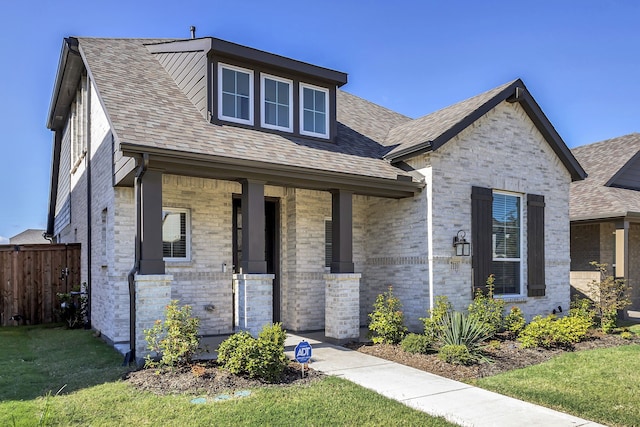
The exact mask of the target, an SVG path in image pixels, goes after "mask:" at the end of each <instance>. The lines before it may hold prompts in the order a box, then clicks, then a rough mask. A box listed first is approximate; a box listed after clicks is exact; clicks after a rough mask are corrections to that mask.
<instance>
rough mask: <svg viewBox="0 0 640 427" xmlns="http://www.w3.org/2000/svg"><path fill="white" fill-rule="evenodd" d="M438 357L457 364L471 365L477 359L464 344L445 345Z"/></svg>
mask: <svg viewBox="0 0 640 427" xmlns="http://www.w3.org/2000/svg"><path fill="white" fill-rule="evenodd" d="M438 359H440V360H442V361H444V362H447V363H452V364H455V365H471V364H472V363H474V362H475V361H476V357H475V356H474V355H473V354H471V352H470V351H469V349H468V348H467V346H465V345H462V344H447V345H443V346H442V347H440V350H439V351H438Z"/></svg>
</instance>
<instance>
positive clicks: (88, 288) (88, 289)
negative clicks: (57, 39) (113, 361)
mask: <svg viewBox="0 0 640 427" xmlns="http://www.w3.org/2000/svg"><path fill="white" fill-rule="evenodd" d="M86 85H87V87H86V91H87V102H86V105H85V109H86V111H85V112H86V117H87V136H86V137H87V154H86V156H87V248H86V249H87V286H86V289H85V292H86V293H87V323H86V324H85V325H84V327H85V329H91V265H92V263H91V247H92V239H91V235H92V229H93V227H92V223H91V209H92V206H93V203H92V198H91V194H92V191H91V80H90V79H89V76H87V82H86ZM80 290H81V291H82V289H80Z"/></svg>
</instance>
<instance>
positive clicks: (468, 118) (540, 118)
mask: <svg viewBox="0 0 640 427" xmlns="http://www.w3.org/2000/svg"><path fill="white" fill-rule="evenodd" d="M503 101H508V102H519V103H520V105H521V106H522V107H523V109H524V110H525V111H526V113H527V114H528V115H529V118H530V119H531V120H532V121H533V123H534V124H535V125H536V127H537V129H538V130H539V131H540V133H541V134H542V135H543V136H544V138H545V139H546V140H547V142H548V143H549V145H550V146H551V148H552V149H553V150H554V152H555V153H556V155H557V156H558V157H559V158H560V160H561V161H562V163H563V164H564V165H565V167H566V168H567V170H568V171H569V172H570V173H571V178H572V179H573V180H581V179H584V178H585V177H586V173H585V171H584V170H583V169H582V167H581V166H580V164H579V163H578V161H577V160H576V159H575V158H574V157H573V155H572V154H571V151H570V150H569V148H568V147H567V145H566V144H565V142H564V141H563V140H562V138H561V137H560V135H558V133H557V132H556V130H555V129H554V127H553V125H552V124H551V122H550V121H549V119H547V117H546V116H545V115H544V113H543V112H542V110H541V109H540V107H539V106H538V104H537V103H536V101H535V100H534V99H533V97H532V96H531V95H530V94H529V91H528V90H527V88H526V86H525V85H524V83H523V82H522V80H520V79H517V80H514V81H512V82H509V83H506V84H504V85H502V86H498V87H496V88H494V89H491V90H489V91H487V92H484V93H481V94H480V95H477V96H474V97H472V98H469V99H467V100H465V101H462V102H458V103H457V104H454V105H451V106H449V107H446V108H443V109H441V110H438V111H436V112H434V113H431V114H429V115H426V116H424V117H420V118H418V119H416V120H412V121H410V122H407V123H404V124H402V125H400V126H397V127H395V128H393V129H392V130H391V131H390V132H389V135H388V136H387V138H386V140H385V145H387V146H394V148H393V149H392V150H391V151H389V152H388V153H387V154H386V155H385V158H386V159H388V160H391V161H392V162H394V161H400V160H404V159H406V158H409V157H412V156H415V155H416V154H419V153H423V152H426V151H435V150H437V149H438V148H440V147H441V146H442V145H444V144H445V143H447V142H448V141H449V140H451V139H452V138H453V137H455V136H456V135H458V134H459V133H460V132H462V131H463V130H464V129H466V128H467V127H468V126H470V125H471V124H472V123H474V122H475V121H476V120H478V119H479V118H480V117H482V116H484V115H485V114H486V113H488V112H489V111H490V110H491V109H493V108H494V107H495V106H496V105H498V104H499V103H501V102H503Z"/></svg>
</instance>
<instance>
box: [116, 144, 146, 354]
mask: <svg viewBox="0 0 640 427" xmlns="http://www.w3.org/2000/svg"><path fill="white" fill-rule="evenodd" d="M148 167H149V155H148V154H146V153H145V154H143V155H142V161H141V162H140V165H139V166H138V169H137V170H136V178H135V192H136V195H135V197H136V241H135V260H134V264H133V268H132V269H131V271H129V275H128V276H127V280H128V282H129V351H128V352H127V354H126V355H125V356H124V362H123V363H122V364H123V365H124V366H126V365H129V364H131V362H135V360H136V345H135V342H136V282H135V277H136V273H138V271H140V246H141V239H142V236H141V235H140V234H141V231H142V230H141V229H142V227H141V222H142V209H141V206H140V205H141V202H142V191H141V187H140V183H141V182H142V177H143V176H144V174H145V172H146V171H147V168H148Z"/></svg>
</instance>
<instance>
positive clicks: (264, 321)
mask: <svg viewBox="0 0 640 427" xmlns="http://www.w3.org/2000/svg"><path fill="white" fill-rule="evenodd" d="M274 278H275V275H273V274H234V275H233V286H234V288H235V301H234V304H235V306H236V310H235V311H236V313H237V323H236V325H235V326H236V327H237V328H238V329H240V330H244V331H249V333H251V335H253V336H254V337H257V336H258V333H260V331H261V330H262V328H263V327H264V326H265V325H269V324H271V322H272V319H273V279H274Z"/></svg>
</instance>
